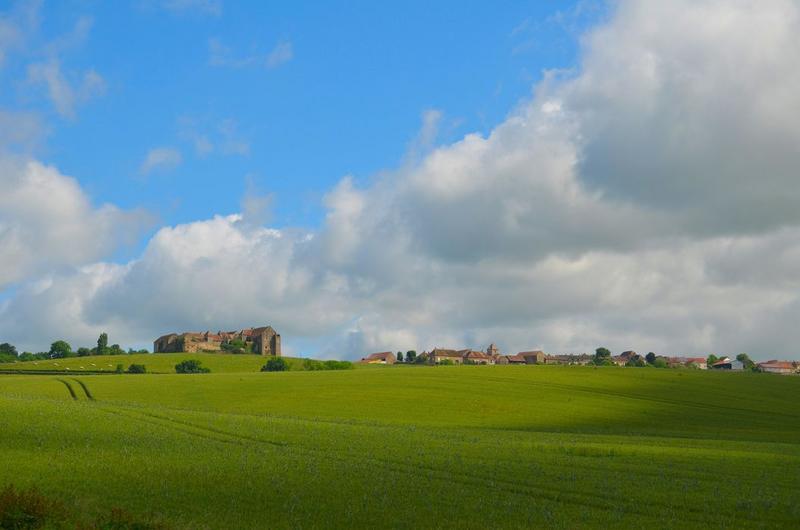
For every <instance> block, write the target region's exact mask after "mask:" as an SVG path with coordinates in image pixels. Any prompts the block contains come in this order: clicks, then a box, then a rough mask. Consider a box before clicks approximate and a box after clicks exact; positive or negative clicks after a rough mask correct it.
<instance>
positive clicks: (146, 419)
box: [101, 407, 762, 524]
mask: <svg viewBox="0 0 800 530" xmlns="http://www.w3.org/2000/svg"><path fill="white" fill-rule="evenodd" d="M101 410H103V411H104V412H107V413H110V414H114V415H117V416H122V417H126V418H130V419H134V420H137V421H141V422H143V423H147V424H150V425H153V426H158V427H165V428H168V429H171V430H173V431H177V432H181V433H183V434H188V435H190V436H195V437H198V438H201V439H205V440H209V441H214V442H219V443H224V444H233V445H239V446H245V447H247V446H250V444H252V443H255V444H258V445H268V446H270V447H272V448H282V449H290V450H292V451H295V452H297V453H301V454H307V455H310V456H315V457H318V458H321V459H322V460H333V461H335V462H337V463H339V464H343V465H352V464H363V463H364V462H365V461H366V462H369V463H371V464H374V465H376V466H380V467H383V468H384V469H386V470H388V471H392V472H396V473H401V474H406V475H421V476H427V477H428V478H433V479H436V480H439V481H442V482H444V483H453V482H456V483H459V484H462V485H464V486H468V487H476V486H478V487H483V488H489V489H497V488H502V489H503V491H505V492H508V493H511V494H515V495H519V496H522V497H531V498H536V499H543V500H547V501H550V502H554V503H562V504H578V505H581V506H586V507H589V508H594V509H600V510H604V511H615V510H619V509H620V507H619V503H618V499H616V498H614V497H611V496H608V497H607V498H604V497H603V496H602V495H598V494H597V493H582V492H578V491H575V490H572V489H568V488H557V487H553V486H551V485H550V486H544V485H542V484H540V483H531V482H528V481H520V480H514V481H512V480H505V479H499V478H488V477H486V476H485V475H480V474H474V473H467V472H463V471H452V470H444V469H440V468H438V467H435V466H431V465H425V464H422V465H409V464H407V463H404V462H399V461H393V460H390V459H381V458H372V457H366V456H361V457H358V458H356V457H354V456H350V455H348V454H343V452H342V451H339V450H335V449H315V448H310V447H302V446H299V445H294V444H289V443H285V442H276V441H273V440H264V439H262V438H258V437H255V436H248V435H242V434H239V433H232V432H229V431H226V430H224V429H215V428H211V427H208V426H205V425H198V424H196V423H192V422H190V421H186V420H177V419H175V418H169V417H165V416H160V415H158V414H154V413H150V412H142V411H138V410H132V409H129V408H124V409H123V408H122V407H117V408H116V409H109V408H105V407H102V408H101ZM654 506H660V507H663V508H665V509H666V510H669V509H670V508H673V507H674V505H673V504H671V503H669V502H659V501H655V500H654V501H651V502H650V504H649V505H648V507H644V508H638V507H631V506H626V507H625V508H624V510H625V512H626V513H630V514H636V515H639V516H643V517H650V518H655V517H656V516H654V515H653V513H652V510H651V509H650V508H652V507H654ZM684 510H685V511H684V517H683V518H682V520H683V521H689V522H694V523H698V524H702V523H707V522H708V521H707V520H706V519H704V518H702V516H703V515H704V514H706V513H707V511H706V510H704V509H694V510H693V509H690V508H688V507H685V508H684ZM686 511H688V512H691V514H692V515H693V516H694V517H685V515H687V514H686ZM736 521H737V523H744V522H745V521H746V522H747V523H750V524H756V523H759V522H762V521H761V520H760V519H757V518H749V517H745V518H737V520H736Z"/></svg>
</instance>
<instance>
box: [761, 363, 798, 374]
mask: <svg viewBox="0 0 800 530" xmlns="http://www.w3.org/2000/svg"><path fill="white" fill-rule="evenodd" d="M758 368H759V369H760V370H761V371H762V372H767V373H770V374H793V373H797V372H800V364H798V363H797V362H791V361H776V360H772V361H767V362H765V363H758Z"/></svg>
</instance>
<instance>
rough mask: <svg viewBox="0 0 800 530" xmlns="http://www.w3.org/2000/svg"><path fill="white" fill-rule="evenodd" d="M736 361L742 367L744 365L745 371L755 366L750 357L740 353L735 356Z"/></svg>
mask: <svg viewBox="0 0 800 530" xmlns="http://www.w3.org/2000/svg"><path fill="white" fill-rule="evenodd" d="M736 360H737V361H739V362H740V363H742V365H744V367H745V369H747V370H752V369H753V366H755V364H756V363H754V362H753V361H752V360H751V359H750V356H749V355H747V354H746V353H740V354H739V355H737V356H736Z"/></svg>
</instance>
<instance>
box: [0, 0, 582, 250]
mask: <svg viewBox="0 0 800 530" xmlns="http://www.w3.org/2000/svg"><path fill="white" fill-rule="evenodd" d="M175 4H176V6H177V7H173V8H170V7H169V6H167V7H164V6H163V5H160V4H159V3H158V2H132V3H129V4H126V3H121V2H86V1H76V2H51V3H45V5H44V6H45V7H44V10H43V16H42V31H41V35H40V36H39V39H40V40H41V41H42V42H52V41H55V40H57V39H64V38H66V37H65V36H69V35H73V34H74V33H76V29H75V28H76V25H80V24H81V23H84V24H87V25H88V26H90V29H89V30H87V31H86V34H85V35H84V36H83V37H82V38H80V39H77V38H76V39H75V40H81V41H82V42H75V43H74V44H73V45H72V46H70V48H69V49H68V50H66V51H65V53H64V56H63V58H62V59H61V61H62V66H63V67H68V68H72V69H75V70H85V69H93V70H94V71H97V72H99V73H101V75H102V77H103V79H104V82H105V90H104V91H103V93H102V95H100V96H97V97H95V98H92V101H91V102H90V103H89V104H86V105H83V106H81V108H80V109H79V111H78V112H77V115H76V116H75V117H73V118H66V119H65V118H64V117H63V116H59V115H58V114H57V113H56V112H54V111H53V109H52V108H49V102H48V101H47V99H46V98H45V97H43V96H42V95H39V96H31V95H30V93H29V91H28V90H27V88H26V87H25V86H20V84H17V86H14V85H15V84H14V83H13V82H12V83H10V86H9V85H8V84H7V85H6V86H7V87H8V89H7V90H4V91H3V98H2V102H3V103H4V104H6V105H9V106H14V107H16V108H28V109H35V110H40V111H42V112H43V113H44V114H45V115H46V116H47V117H48V126H49V128H50V134H49V136H48V137H47V139H46V142H45V143H44V145H43V146H42V148H41V149H42V155H43V158H44V159H46V160H47V161H49V162H51V163H53V164H55V165H57V166H58V167H59V169H60V170H61V171H62V172H63V173H65V174H68V175H71V176H76V177H77V178H79V180H80V182H81V184H82V186H84V188H85V189H86V190H87V192H88V193H89V194H90V196H91V197H92V200H93V201H94V202H95V203H100V202H111V203H114V204H116V205H119V206H120V207H123V208H133V207H144V208H147V209H149V210H152V211H153V212H155V213H157V215H158V216H159V222H160V223H159V224H162V223H163V224H175V223H182V222H189V221H193V220H197V219H203V218H206V217H209V216H210V215H213V214H216V213H234V212H237V211H239V208H240V201H241V197H242V194H243V193H244V192H245V191H246V190H248V189H255V190H258V191H259V192H260V193H271V194H273V201H272V217H271V221H272V223H273V224H275V225H277V226H305V227H316V226H318V224H319V221H320V218H321V213H322V210H321V208H320V207H319V206H320V201H321V198H322V196H323V194H324V193H326V192H327V191H328V190H329V189H330V188H331V187H332V186H333V185H334V184H335V183H336V182H337V181H338V180H339V179H340V178H342V177H343V176H344V175H353V176H354V177H355V179H356V180H357V181H368V180H369V179H370V178H371V176H372V175H374V174H375V173H376V172H379V171H381V170H384V169H391V168H394V167H396V166H398V165H400V164H401V163H402V161H403V157H404V155H405V153H406V150H407V148H408V145H409V143H410V142H411V141H412V140H413V138H414V136H415V135H416V134H417V131H418V130H419V129H420V126H421V119H422V118H421V116H422V114H423V112H425V111H426V110H430V109H436V110H438V111H440V112H442V113H443V123H444V126H443V127H441V129H440V135H439V137H438V138H437V139H436V141H437V142H448V141H452V140H454V139H456V138H458V137H460V136H463V135H464V134H465V133H467V132H472V131H483V132H486V131H488V130H491V128H492V127H493V126H495V125H496V124H497V123H499V122H500V121H502V120H503V119H504V117H505V116H506V115H507V114H508V113H509V112H510V111H511V109H513V108H514V106H515V105H516V104H517V103H518V102H519V101H520V100H522V99H523V98H527V97H529V96H530V94H531V91H532V88H533V86H534V84H535V83H536V81H538V80H539V79H540V78H541V76H542V72H543V71H544V70H546V69H553V68H562V67H564V65H570V64H572V63H574V59H575V53H576V47H577V45H576V41H577V36H578V27H579V26H580V25H581V24H585V23H586V19H587V18H588V16H592V15H595V14H596V12H595V10H587V11H586V12H587V15H585V16H577V15H576V11H575V6H574V5H573V4H572V3H570V2H556V1H553V2H509V3H505V4H504V5H503V6H502V8H498V7H497V6H496V5H492V4H490V3H483V2H470V3H466V4H465V3H463V2H438V3H436V5H434V6H431V5H430V3H429V2H409V3H405V4H404V5H403V7H402V9H400V8H398V7H396V6H390V5H388V4H384V3H375V2H348V3H346V4H347V5H342V4H337V3H334V2H323V3H303V2H297V3H290V4H291V5H270V6H267V5H265V4H264V3H263V2H228V3H225V4H224V5H223V4H222V3H215V2H210V3H206V2H196V3H195V2H185V6H183V7H180V6H181V5H182V4H183V3H182V2H176V3H175ZM217 45H218V48H219V49H220V50H225V51H224V52H219V55H221V56H224V57H222V59H221V60H219V61H215V59H214V53H213V48H214V46H217ZM280 45H284V46H285V47H286V48H287V49H290V50H291V52H290V54H288V56H287V57H286V58H285V59H284V61H283V62H281V63H280V64H276V65H274V66H272V67H270V66H269V65H268V64H267V58H268V56H269V54H270V53H271V52H273V50H275V48H276V47H277V46H280ZM28 60H29V57H26V55H25V54H21V55H20V56H19V57H18V58H17V60H12V61H9V64H8V65H7V67H6V71H5V77H6V79H7V80H9V79H13V78H15V77H23V76H24V68H25V67H26V63H27V61H28ZM215 63H219V64H215ZM226 135H228V136H226ZM200 136H202V137H207V138H208V141H209V142H212V143H214V144H219V143H221V142H228V141H230V142H234V143H235V144H236V146H234V147H230V148H228V149H227V150H226V149H225V147H224V146H220V145H215V146H214V147H213V148H210V149H211V152H209V153H202V152H198V149H197V147H196V145H195V142H196V138H197V137H200ZM158 147H167V148H170V149H175V150H177V151H179V152H180V156H181V159H182V162H181V163H180V164H177V165H176V166H174V167H165V168H162V169H157V170H153V171H152V172H151V173H149V174H147V175H143V174H142V171H140V169H141V165H142V162H143V159H144V158H145V156H146V154H147V153H148V151H149V150H150V149H153V148H158ZM248 186H249V187H248ZM137 250H138V249H134V250H133V251H132V252H136V251H137Z"/></svg>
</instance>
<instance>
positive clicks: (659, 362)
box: [653, 357, 667, 368]
mask: <svg viewBox="0 0 800 530" xmlns="http://www.w3.org/2000/svg"><path fill="white" fill-rule="evenodd" d="M653 366H655V367H656V368H666V367H667V360H666V359H665V358H663V357H656V360H655V362H654V363H653Z"/></svg>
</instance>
